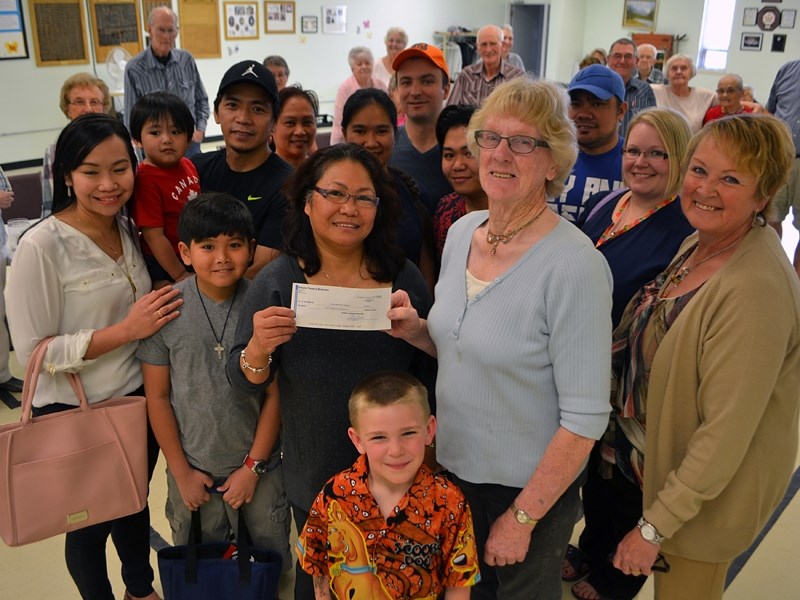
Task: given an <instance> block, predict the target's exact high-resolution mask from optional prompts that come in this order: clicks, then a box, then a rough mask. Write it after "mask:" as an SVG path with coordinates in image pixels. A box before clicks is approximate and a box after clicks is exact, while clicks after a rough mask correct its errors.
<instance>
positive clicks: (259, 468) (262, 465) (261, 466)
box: [253, 460, 267, 475]
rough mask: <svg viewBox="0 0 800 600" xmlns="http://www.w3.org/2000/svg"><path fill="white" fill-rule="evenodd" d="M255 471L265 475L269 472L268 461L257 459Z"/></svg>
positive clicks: (254, 466)
mask: <svg viewBox="0 0 800 600" xmlns="http://www.w3.org/2000/svg"><path fill="white" fill-rule="evenodd" d="M253 472H254V473H255V474H256V475H263V474H264V473H266V472H267V461H265V460H257V461H256V464H255V465H253Z"/></svg>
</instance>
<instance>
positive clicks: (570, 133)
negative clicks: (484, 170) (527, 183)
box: [467, 75, 578, 198]
mask: <svg viewBox="0 0 800 600" xmlns="http://www.w3.org/2000/svg"><path fill="white" fill-rule="evenodd" d="M568 106H569V97H568V96H567V92H566V91H565V90H564V88H562V87H560V86H558V85H557V84H555V83H551V82H549V81H543V80H541V79H533V78H532V77H530V76H529V75H524V76H521V77H516V78H514V79H512V80H511V81H507V82H506V83H503V84H501V85H499V86H497V87H496V88H495V89H494V91H493V92H492V93H491V94H490V95H489V97H488V98H487V99H486V101H485V102H484V103H483V105H482V106H481V108H479V109H478V110H477V111H476V112H475V114H474V115H473V116H472V119H470V121H469V127H468V128H467V145H468V146H469V150H470V152H472V153H473V154H474V155H475V156H478V154H479V153H480V151H481V150H480V148H479V147H478V144H477V143H476V142H475V132H476V131H478V130H480V129H483V128H484V126H485V125H486V121H487V119H488V118H489V117H492V116H497V115H501V116H507V117H513V118H515V119H519V120H520V121H522V122H523V123H527V124H529V125H532V126H534V127H536V128H537V129H538V130H539V134H540V135H541V137H542V139H543V140H544V141H545V142H547V144H548V145H549V146H550V156H551V157H552V159H553V162H554V163H555V165H556V167H557V169H558V172H557V173H556V176H555V177H554V178H553V179H552V181H548V182H547V186H546V194H547V197H548V198H555V197H557V196H560V195H561V192H562V191H564V185H565V181H566V179H567V177H568V176H569V174H570V172H571V171H572V166H573V165H574V164H575V160H576V159H577V157H578V143H577V141H576V136H575V124H574V123H573V122H572V120H571V119H570V118H569V114H568V113H567V108H568Z"/></svg>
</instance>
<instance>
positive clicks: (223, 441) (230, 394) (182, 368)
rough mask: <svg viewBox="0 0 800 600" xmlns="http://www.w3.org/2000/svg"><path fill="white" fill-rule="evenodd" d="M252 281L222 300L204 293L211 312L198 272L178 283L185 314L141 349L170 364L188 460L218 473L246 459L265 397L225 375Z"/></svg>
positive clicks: (143, 356)
mask: <svg viewBox="0 0 800 600" xmlns="http://www.w3.org/2000/svg"><path fill="white" fill-rule="evenodd" d="M249 285H250V282H249V281H248V280H247V279H242V280H241V281H240V282H239V289H238V291H237V293H236V294H235V296H231V297H230V298H228V299H227V300H225V301H223V302H221V303H219V304H217V303H216V302H214V301H213V300H212V299H211V298H209V297H208V296H205V295H204V296H203V303H204V304H205V310H206V311H208V318H206V314H205V312H204V310H203V305H202V304H201V303H200V296H199V295H198V289H197V285H196V283H195V278H194V277H189V278H187V279H184V280H183V281H181V282H179V283H176V284H175V287H177V288H178V289H180V291H181V294H182V295H181V298H183V305H181V307H180V311H181V316H180V317H178V318H177V319H175V320H174V321H171V322H170V323H167V324H166V325H165V326H164V327H163V328H162V329H161V331H159V332H158V333H156V334H155V335H153V336H151V337H149V338H147V339H145V340H142V342H141V344H140V346H139V350H138V352H137V353H136V356H137V357H138V358H139V359H140V360H141V361H142V362H146V363H150V364H153V365H169V367H170V368H169V377H170V386H171V389H170V403H171V404H172V410H173V412H174V413H175V420H176V421H177V423H178V433H179V435H180V440H181V447H182V448H183V452H184V454H185V455H186V460H188V461H189V464H190V465H192V467H194V468H196V469H200V470H202V471H206V472H208V473H210V474H211V475H212V476H213V477H215V478H217V477H227V476H228V475H230V474H231V473H232V472H233V471H235V470H236V469H238V468H239V467H240V466H241V465H242V461H243V460H244V457H245V455H246V454H247V453H248V452H249V451H250V446H251V445H252V443H253V438H254V437H255V432H256V424H257V422H258V415H259V413H260V412H261V404H262V401H263V399H264V392H263V391H261V392H251V393H248V392H246V391H242V390H241V389H238V388H234V387H231V385H230V384H229V383H228V378H227V376H226V375H225V363H226V362H227V360H228V351H229V350H230V349H231V348H232V347H233V339H234V334H235V333H236V325H237V322H238V320H239V314H240V312H241V307H242V304H243V303H244V298H245V295H246V294H247V288H248V287H249ZM231 302H233V306H231ZM228 309H230V316H229V317H228V316H227V315H228ZM226 317H227V319H228V324H227V326H226V325H225V319H226ZM209 319H210V320H211V324H212V325H213V327H214V332H212V330H211V326H210V325H209ZM223 329H224V333H223ZM220 335H221V336H222V340H221V344H222V346H223V347H224V349H225V350H224V351H223V352H222V358H218V355H217V352H216V351H215V349H214V348H215V347H216V346H217V339H218V338H219V336H220Z"/></svg>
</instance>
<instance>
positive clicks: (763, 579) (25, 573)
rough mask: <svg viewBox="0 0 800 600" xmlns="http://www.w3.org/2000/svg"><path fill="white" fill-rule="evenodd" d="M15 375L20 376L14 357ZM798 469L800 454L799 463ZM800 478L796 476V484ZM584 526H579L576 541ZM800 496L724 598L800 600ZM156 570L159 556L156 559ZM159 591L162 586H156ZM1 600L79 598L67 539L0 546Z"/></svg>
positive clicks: (154, 502) (793, 240) (154, 490)
mask: <svg viewBox="0 0 800 600" xmlns="http://www.w3.org/2000/svg"><path fill="white" fill-rule="evenodd" d="M784 232H785V233H784V247H786V248H787V251H789V253H790V255H791V254H793V252H794V247H795V245H796V244H797V232H796V231H795V230H794V228H792V227H791V225H790V223H789V221H787V223H786V224H785V227H784ZM12 371H13V372H14V374H15V375H17V376H20V375H21V372H20V369H19V367H18V366H17V364H16V363H15V362H14V359H13V356H12ZM18 419H19V410H14V411H12V410H9V409H8V408H6V407H5V406H4V405H2V403H0V423H8V422H12V421H16V420H18ZM796 465H800V455H799V456H798V459H797V461H796ZM799 478H800V476H798V474H797V473H796V474H795V480H798V479H799ZM165 500H166V483H165V478H164V468H163V459H162V464H161V465H160V466H159V467H158V468H157V471H156V475H155V477H154V479H153V484H152V486H151V492H150V506H151V513H152V522H153V527H155V529H156V530H157V531H158V532H160V533H161V535H162V536H163V537H164V538H165V539H167V540H169V526H168V525H167V521H166V519H165V518H164V503H165ZM581 526H582V525H581V524H578V526H577V527H576V531H575V537H577V534H578V533H579V531H580V527H581ZM799 536H800V494H798V495H797V496H795V497H793V498H792V500H791V501H790V502H789V503H788V505H787V506H786V508H785V510H784V511H783V513H782V514H781V516H780V517H779V518H778V520H777V522H776V523H775V524H774V526H773V527H772V528H771V529H770V530H769V532H768V533H767V535H766V536H765V537H764V539H763V541H762V542H761V543H760V544H759V545H758V547H757V548H756V549H755V551H754V552H753V553H752V556H750V558H749V559H748V561H747V562H746V564H745V565H744V566H743V567H742V569H741V571H740V572H739V573H738V575H737V576H736V578H735V579H734V580H733V582H732V583H731V585H730V586H729V588H728V590H727V591H726V593H725V598H726V600H753V599H754V598H764V599H777V598H796V597H798V594H797V581H795V579H794V577H795V576H797V575H798V573H797V571H798V565H800V545H798V543H797V539H798V537H799ZM107 554H108V564H109V568H108V570H109V574H110V577H111V581H112V584H113V586H114V590H115V592H116V594H117V597H118V598H122V594H123V592H124V586H123V584H122V581H121V579H120V576H119V560H118V558H117V557H116V554H115V553H114V550H113V545H112V544H110V543H109V548H108V553H107ZM152 562H153V565H154V568H155V565H156V560H155V554H153V555H152ZM156 589H157V590H158V591H159V592H160V590H161V586H160V584H159V583H158V582H156ZM652 590H653V587H652V581H648V583H647V585H645V587H644V589H643V590H642V592H641V593H640V594H639V598H640V599H642V600H650V599H652V598H653V591H652ZM291 597H292V596H291V593H290V592H287V591H286V590H285V589H284V590H282V593H281V598H283V599H284V600H289V599H290V598H291ZM0 598H2V599H3V600H34V599H35V600H50V599H53V600H55V599H58V600H62V599H77V598H78V594H77V592H76V591H75V587H74V585H73V584H72V581H71V580H70V578H69V574H68V573H67V570H66V567H65V565H64V558H63V538H61V537H59V538H55V539H50V540H45V541H43V542H39V543H37V544H32V545H30V546H24V547H21V548H8V547H6V546H5V545H3V544H2V543H1V542H0ZM563 598H564V599H568V598H572V595H571V594H570V589H569V586H568V585H566V584H565V585H564V594H563Z"/></svg>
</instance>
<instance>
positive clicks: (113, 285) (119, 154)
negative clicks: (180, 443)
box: [7, 114, 182, 600]
mask: <svg viewBox="0 0 800 600" xmlns="http://www.w3.org/2000/svg"><path fill="white" fill-rule="evenodd" d="M135 168H136V157H135V155H134V152H133V148H132V147H131V142H130V138H129V136H128V132H127V130H126V129H125V127H123V126H122V124H121V123H119V122H118V121H116V120H114V119H112V118H111V117H109V116H107V115H103V114H89V115H84V116H81V117H78V118H77V119H75V120H74V121H72V122H71V123H70V124H69V125H67V127H66V128H65V129H64V131H63V132H62V133H61V135H60V136H59V138H58V141H57V142H56V153H55V159H54V164H53V213H52V216H50V217H48V218H45V219H44V220H42V221H41V222H40V223H38V224H37V225H36V226H34V227H33V228H32V229H30V230H29V231H27V232H26V233H25V234H24V235H23V236H22V238H21V239H20V242H19V246H18V247H17V250H16V253H15V255H14V261H13V265H12V268H11V274H10V279H9V286H8V293H7V300H8V321H9V326H10V329H11V338H12V340H13V342H14V347H15V349H16V351H17V356H18V358H19V360H20V362H21V363H22V364H23V365H25V364H26V363H27V361H28V358H29V357H30V354H31V352H32V350H33V349H34V347H35V346H36V344H37V343H38V342H39V341H40V340H41V339H42V338H45V337H48V336H55V338H54V340H53V342H52V343H51V344H50V346H49V348H48V349H47V354H46V356H45V364H44V367H43V370H42V372H41V373H40V374H39V381H38V384H37V388H36V395H35V396H34V399H33V404H34V415H42V414H48V413H53V412H58V411H61V410H66V409H69V408H73V407H74V406H75V405H77V403H78V401H77V399H76V398H75V395H74V393H73V392H72V390H71V388H70V385H69V383H68V382H67V379H66V377H65V376H64V373H66V372H71V373H75V372H79V373H80V375H81V380H82V382H83V386H84V388H85V390H86V395H87V398H88V400H89V402H90V403H92V402H98V401H101V400H104V399H106V398H108V397H110V396H123V395H143V392H142V389H141V386H142V375H141V370H140V368H139V364H138V362H137V361H136V359H135V353H136V348H137V342H138V340H139V339H142V338H145V337H148V336H150V335H152V334H153V333H155V332H156V331H158V330H159V329H160V328H161V327H162V326H164V325H165V324H166V323H168V322H169V321H171V320H173V319H175V318H176V317H177V316H178V311H177V310H176V309H177V308H178V306H180V304H181V303H182V300H180V299H178V298H176V296H177V295H178V291H177V290H173V289H172V288H170V287H166V288H163V289H160V290H158V291H154V292H151V291H150V289H151V283H150V277H149V276H148V275H147V270H146V268H145V266H144V262H143V260H142V255H141V253H140V251H139V248H138V245H137V242H136V236H135V233H134V231H133V225H132V223H131V222H130V221H129V220H128V219H127V217H125V216H123V215H122V214H120V213H121V211H122V209H123V208H124V206H125V203H126V202H127V201H128V199H129V198H130V197H131V194H132V192H133V182H134V171H135ZM149 438H150V439H148V442H149V448H148V450H149V452H148V455H149V459H150V462H151V464H150V473H151V474H152V468H153V466H154V465H155V459H156V457H157V454H158V446H157V445H156V444H154V438H152V434H150V435H149ZM97 476H98V477H103V473H98V474H97ZM43 485H46V482H45V483H44V484H43ZM149 530H150V513H149V510H148V508H147V507H145V509H144V510H143V511H142V512H140V513H136V514H134V515H131V516H128V517H124V518H121V519H116V520H114V521H110V522H107V523H100V524H98V525H93V526H90V527H86V528H84V529H80V530H78V531H74V532H70V533H68V534H67V535H66V552H65V554H66V560H67V568H68V569H69V572H70V575H71V576H72V578H73V580H74V581H75V584H76V586H77V587H78V590H79V591H80V594H81V596H82V597H83V598H91V599H93V600H106V599H107V600H113V598H114V594H113V592H112V589H111V584H110V583H109V580H108V574H107V570H106V559H105V545H106V540H107V539H108V536H109V535H112V538H113V541H114V545H115V546H116V549H117V552H118V554H119V556H120V558H121V560H122V578H123V580H124V582H125V584H126V586H127V590H126V592H125V598H126V600H127V599H134V598H149V599H155V598H158V595H157V594H156V593H155V592H154V591H153V587H152V582H153V570H152V568H151V567H150V562H149V554H150V549H149Z"/></svg>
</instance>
